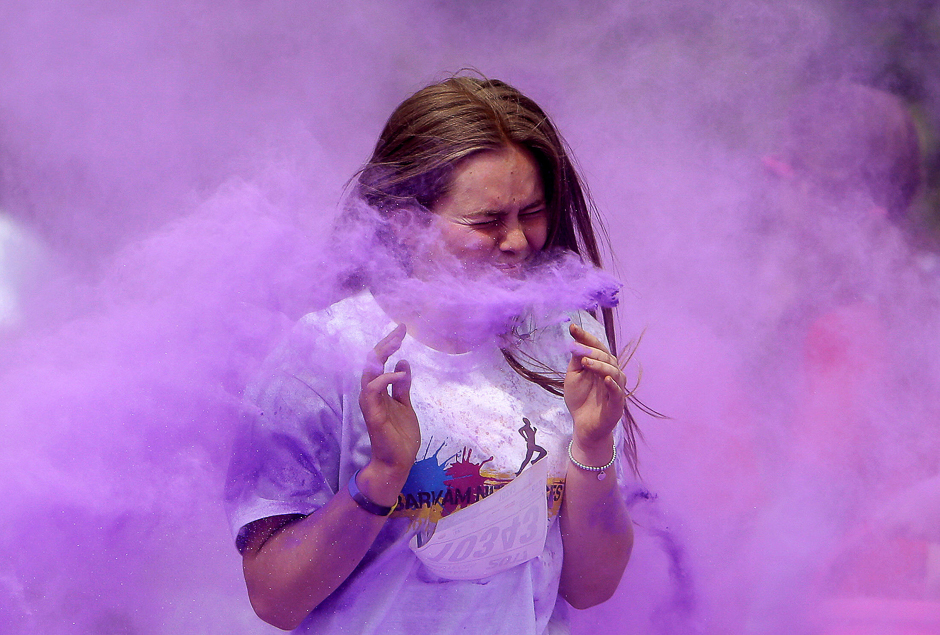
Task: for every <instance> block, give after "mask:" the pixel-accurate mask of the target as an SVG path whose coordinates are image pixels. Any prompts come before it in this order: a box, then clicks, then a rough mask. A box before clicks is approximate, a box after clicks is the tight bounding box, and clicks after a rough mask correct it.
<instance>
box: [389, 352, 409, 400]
mask: <svg viewBox="0 0 940 635" xmlns="http://www.w3.org/2000/svg"><path fill="white" fill-rule="evenodd" d="M394 374H395V375H398V376H400V378H399V379H396V380H395V381H393V382H392V399H394V400H395V401H397V402H399V403H403V404H405V405H406V406H411V365H410V364H409V363H408V361H407V360H404V359H401V360H398V363H397V364H395V373H394Z"/></svg>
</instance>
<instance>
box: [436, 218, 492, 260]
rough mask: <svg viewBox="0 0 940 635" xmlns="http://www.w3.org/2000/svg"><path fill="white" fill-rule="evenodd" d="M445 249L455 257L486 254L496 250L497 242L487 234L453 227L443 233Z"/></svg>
mask: <svg viewBox="0 0 940 635" xmlns="http://www.w3.org/2000/svg"><path fill="white" fill-rule="evenodd" d="M441 239H442V241H443V243H444V247H445V248H446V249H447V250H448V251H449V252H451V253H453V254H455V255H461V254H473V253H486V252H489V251H490V250H492V249H493V248H495V246H496V240H495V239H494V238H493V237H492V236H489V235H488V234H486V233H485V232H480V231H476V230H473V229H469V228H467V227H460V226H455V225H451V227H450V228H448V229H446V230H445V231H443V232H442V233H441Z"/></svg>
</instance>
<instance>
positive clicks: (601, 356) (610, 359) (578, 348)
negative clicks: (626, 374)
mask: <svg viewBox="0 0 940 635" xmlns="http://www.w3.org/2000/svg"><path fill="white" fill-rule="evenodd" d="M569 348H570V349H571V353H572V354H573V355H577V356H579V357H590V358H591V359H596V360H597V361H599V362H604V363H605V364H612V365H614V366H618V367H619V364H618V363H617V358H616V357H614V356H613V355H611V354H610V353H608V352H607V351H606V350H604V349H600V348H594V347H592V346H585V345H584V344H581V343H580V342H572V343H571V346H570V347H569Z"/></svg>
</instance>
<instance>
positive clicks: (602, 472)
mask: <svg viewBox="0 0 940 635" xmlns="http://www.w3.org/2000/svg"><path fill="white" fill-rule="evenodd" d="M573 444H574V439H572V440H571V441H569V442H568V458H569V459H570V460H571V462H572V463H574V465H575V467H577V468H580V469H582V470H584V471H585V472H594V473H595V474H597V480H599V481H603V480H604V479H605V478H607V474H606V472H607V470H609V469H610V468H612V467H613V466H614V463H615V462H616V461H617V442H616V441H614V455H613V456H612V457H610V462H609V463H607V465H604V466H600V467H598V466H596V465H585V464H584V463H579V462H578V460H577V459H575V458H574V455H573V454H571V446H572V445H573Z"/></svg>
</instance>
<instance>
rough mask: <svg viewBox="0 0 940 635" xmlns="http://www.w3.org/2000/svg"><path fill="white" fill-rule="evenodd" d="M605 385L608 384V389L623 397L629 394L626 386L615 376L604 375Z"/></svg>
mask: <svg viewBox="0 0 940 635" xmlns="http://www.w3.org/2000/svg"><path fill="white" fill-rule="evenodd" d="M604 385H605V386H607V389H608V390H611V391H613V392H614V393H615V394H617V395H620V396H621V397H626V396H627V389H626V386H622V385H620V384H619V383H618V382H617V381H615V380H614V378H613V377H611V376H609V375H608V376H607V377H604Z"/></svg>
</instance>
